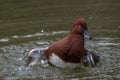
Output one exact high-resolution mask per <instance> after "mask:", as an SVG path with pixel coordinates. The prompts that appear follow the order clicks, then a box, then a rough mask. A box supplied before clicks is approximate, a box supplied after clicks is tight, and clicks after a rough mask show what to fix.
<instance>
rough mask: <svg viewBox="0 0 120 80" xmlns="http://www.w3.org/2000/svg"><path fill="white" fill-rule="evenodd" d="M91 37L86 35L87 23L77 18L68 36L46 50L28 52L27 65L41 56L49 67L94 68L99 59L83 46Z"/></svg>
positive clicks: (38, 49) (32, 63)
mask: <svg viewBox="0 0 120 80" xmlns="http://www.w3.org/2000/svg"><path fill="white" fill-rule="evenodd" d="M84 38H88V39H89V40H91V39H92V37H91V36H90V35H89V33H88V28H87V23H86V21H85V19H83V18H77V19H76V20H75V21H74V24H73V26H72V28H71V30H70V34H69V35H68V36H66V37H64V38H62V39H60V40H58V41H56V42H54V43H52V44H51V45H50V46H49V47H47V48H36V49H32V50H31V51H30V52H29V55H28V57H29V59H28V62H27V65H34V64H36V63H37V62H38V61H39V59H40V57H41V54H42V55H44V57H46V59H47V62H48V63H49V64H50V65H53V66H56V67H61V68H65V67H70V68H75V67H78V66H80V65H82V64H83V65H84V66H85V67H86V66H91V67H95V66H96V65H97V63H98V62H99V59H100V57H99V56H98V55H96V54H95V53H93V52H91V51H89V50H87V49H86V48H85V46H84V43H85V40H84Z"/></svg>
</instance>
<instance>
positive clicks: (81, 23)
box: [71, 18, 92, 39]
mask: <svg viewBox="0 0 120 80" xmlns="http://www.w3.org/2000/svg"><path fill="white" fill-rule="evenodd" d="M71 34H81V35H82V36H84V37H85V38H88V39H92V37H91V36H90V35H89V33H88V30H87V23H86V21H85V20H84V19H83V18H78V19H76V20H75V22H74V24H73V27H72V29H71Z"/></svg>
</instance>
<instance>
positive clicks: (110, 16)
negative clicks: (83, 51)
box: [0, 0, 120, 80]
mask: <svg viewBox="0 0 120 80" xmlns="http://www.w3.org/2000/svg"><path fill="white" fill-rule="evenodd" d="M119 9H120V1H119V0H76V1H75V0H71V1H64V0H54V1H49V0H44V1H40V0H20V1H18V0H0V79H3V80H33V79H34V80H88V79H89V80H119V79H120V63H119V62H120V58H119V56H120V49H119V47H120V19H119V18H120V15H119V14H120V10H119ZM78 17H82V18H85V20H86V21H87V23H88V29H89V33H90V34H91V35H92V37H93V40H92V41H89V40H86V44H85V46H86V48H87V49H89V50H91V51H94V52H96V54H98V55H100V56H101V61H100V63H99V64H98V66H97V67H95V68H84V67H80V68H75V69H69V68H65V69H61V68H56V67H53V66H46V67H44V66H42V65H36V66H33V67H26V66H25V63H26V57H27V54H28V52H29V51H30V50H31V49H32V48H36V47H47V46H49V45H50V44H52V43H53V42H54V41H56V40H58V39H60V38H62V37H64V36H66V35H68V34H69V30H70V29H71V27H72V25H73V21H74V20H75V19H76V18H78Z"/></svg>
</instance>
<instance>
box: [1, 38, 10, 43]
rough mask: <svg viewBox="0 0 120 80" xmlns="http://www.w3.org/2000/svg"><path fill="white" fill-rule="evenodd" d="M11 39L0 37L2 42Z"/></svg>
mask: <svg viewBox="0 0 120 80" xmlns="http://www.w3.org/2000/svg"><path fill="white" fill-rule="evenodd" d="M8 41H9V39H8V38H3V39H0V42H8Z"/></svg>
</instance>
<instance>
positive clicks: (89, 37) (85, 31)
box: [83, 30, 92, 40]
mask: <svg viewBox="0 0 120 80" xmlns="http://www.w3.org/2000/svg"><path fill="white" fill-rule="evenodd" d="M83 36H84V37H85V38H87V39H90V40H91V39H92V37H91V36H90V35H89V33H88V31H87V30H84V31H83Z"/></svg>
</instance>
